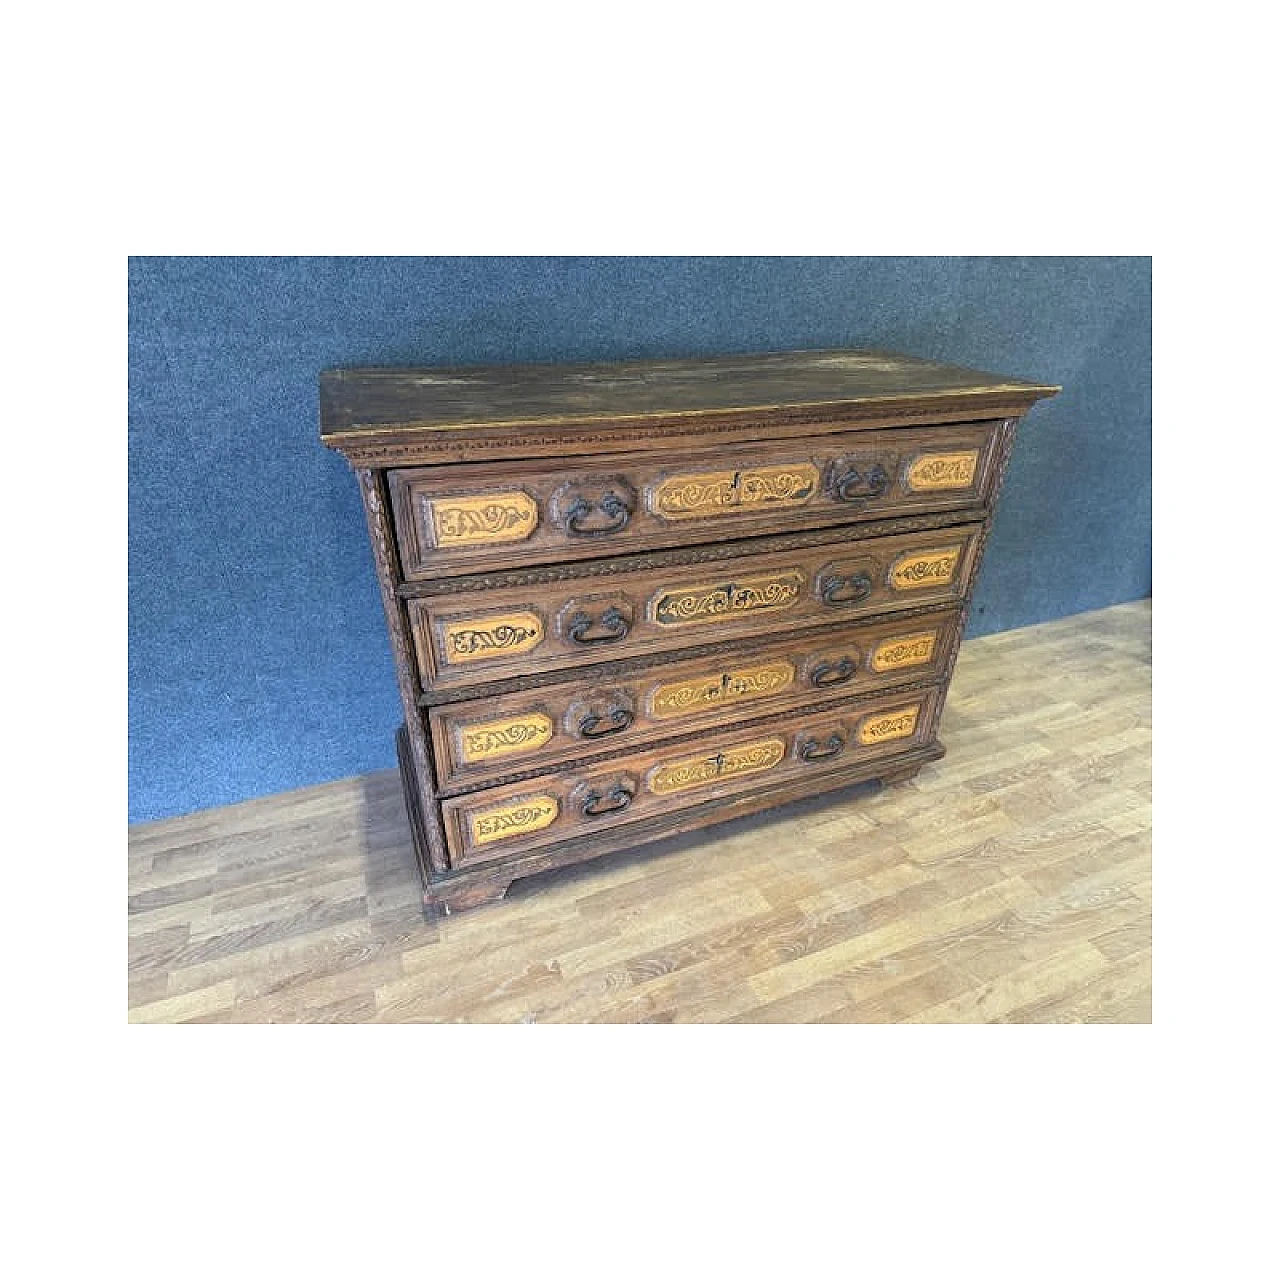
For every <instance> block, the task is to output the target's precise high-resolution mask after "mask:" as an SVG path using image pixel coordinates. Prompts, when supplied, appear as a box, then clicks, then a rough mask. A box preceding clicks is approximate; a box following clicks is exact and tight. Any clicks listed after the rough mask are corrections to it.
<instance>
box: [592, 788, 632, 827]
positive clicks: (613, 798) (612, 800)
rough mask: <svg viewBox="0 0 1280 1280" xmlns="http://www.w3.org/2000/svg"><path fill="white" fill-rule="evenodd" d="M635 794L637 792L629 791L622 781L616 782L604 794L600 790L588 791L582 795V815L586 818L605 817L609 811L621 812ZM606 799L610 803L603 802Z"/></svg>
mask: <svg viewBox="0 0 1280 1280" xmlns="http://www.w3.org/2000/svg"><path fill="white" fill-rule="evenodd" d="M634 795H635V792H633V791H629V790H628V789H627V787H626V786H625V785H624V784H623V783H621V782H618V783H615V784H614V785H613V786H612V787H610V788H609V790H608V791H607V792H605V793H603V794H602V793H601V792H599V791H594V790H593V791H588V792H587V794H586V795H585V796H583V797H582V815H583V817H585V818H603V817H604V816H605V815H606V814H609V813H621V812H622V811H623V809H625V808H626V807H627V805H629V804H630V803H631V800H632V797H633V796H634ZM606 800H607V801H608V804H603V803H601V802H602V801H606Z"/></svg>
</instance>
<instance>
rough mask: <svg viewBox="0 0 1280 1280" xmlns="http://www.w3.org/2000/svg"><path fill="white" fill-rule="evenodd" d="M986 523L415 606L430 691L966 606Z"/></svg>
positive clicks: (620, 567)
mask: <svg viewBox="0 0 1280 1280" xmlns="http://www.w3.org/2000/svg"><path fill="white" fill-rule="evenodd" d="M981 529H982V526H981V525H980V524H965V525H956V526H954V527H951V528H947V529H928V530H924V531H921V532H917V533H909V534H895V535H893V536H891V537H883V538H863V539H852V538H850V537H849V536H848V535H847V534H846V535H842V536H837V537H835V539H834V540H833V541H831V542H822V543H818V544H816V545H810V546H807V547H804V548H802V549H799V550H790V551H775V552H769V551H761V552H757V553H753V554H748V555H742V556H738V557H735V558H733V559H730V560H718V561H712V562H706V563H695V564H671V565H666V566H664V567H662V568H659V569H654V568H648V569H637V570H632V571H628V570H627V569H626V561H625V560H621V561H618V562H617V569H616V571H615V572H611V573H610V574H609V576H608V577H607V578H606V577H584V578H581V579H578V580H575V581H569V582H556V583H551V584H541V585H538V586H517V587H502V588H496V589H494V590H490V591H484V592H478V591H467V592H460V593H457V594H453V595H441V596H431V597H417V598H413V599H411V600H409V601H408V606H409V617H410V621H411V624H412V628H413V634H414V641H415V645H416V649H417V656H418V662H419V665H420V667H421V669H422V676H423V682H424V684H425V685H426V687H428V688H432V687H435V688H453V687H464V686H470V685H477V684H483V683H486V682H490V681H494V680H503V679H508V678H511V677H515V676H519V675H520V674H522V673H526V672H529V671H532V670H536V671H539V672H546V671H555V670H561V669H564V670H568V669H571V668H574V667H581V666H588V665H590V664H592V663H599V662H606V661H614V660H617V659H627V658H633V657H640V656H643V655H646V654H652V653H660V652H664V651H668V650H672V649H679V648H681V647H687V646H692V645H699V644H705V643H707V642H708V641H712V642H716V641H720V640H739V639H742V638H744V637H747V636H758V635H776V634H778V632H779V631H789V630H794V629H797V628H799V627H803V626H806V625H809V626H812V625H816V624H819V623H825V622H837V621H842V620H845V619H848V618H854V617H866V616H868V615H870V614H877V613H883V612H885V611H891V610H895V609H909V608H915V607H917V606H921V605H929V604H942V603H947V602H953V601H959V600H961V599H962V598H963V597H964V594H965V592H966V590H967V589H968V586H969V579H970V576H971V575H972V572H973V564H974V558H975V555H976V552H977V547H978V537H979V534H980V532H981Z"/></svg>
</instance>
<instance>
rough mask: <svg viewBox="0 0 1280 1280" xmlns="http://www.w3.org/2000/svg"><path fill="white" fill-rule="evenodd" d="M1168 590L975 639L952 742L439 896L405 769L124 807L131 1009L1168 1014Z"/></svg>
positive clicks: (437, 1017) (517, 1015)
mask: <svg viewBox="0 0 1280 1280" xmlns="http://www.w3.org/2000/svg"><path fill="white" fill-rule="evenodd" d="M1150 680H1151V668H1150V602H1149V601H1143V602H1138V603H1134V604H1129V605H1121V606H1117V607H1115V608H1112V609H1107V610H1103V611H1100V612H1097V613H1092V614H1083V615H1079V616H1077V617H1073V618H1067V619H1063V620H1061V621H1058V622H1054V623H1049V624H1045V625H1043V626H1039V627H1034V628H1029V629H1027V630H1023V631H1015V632H1006V633H1003V634H1001V635H995V636H987V637H983V638H982V639H979V640H975V641H970V642H966V643H965V644H963V645H962V646H961V648H960V654H959V659H958V661H957V664H956V670H955V678H954V683H953V686H952V690H951V694H950V698H949V701H948V703H947V706H946V710H945V712H944V714H943V718H942V724H941V730H940V732H941V733H942V735H943V736H944V737H945V738H946V741H947V746H948V755H947V759H946V761H945V764H944V765H941V766H935V765H926V766H925V768H924V769H923V770H922V771H921V772H920V773H919V775H918V776H917V777H915V778H914V779H913V780H912V781H910V782H908V783H906V784H905V785H901V786H898V787H895V788H891V789H888V790H885V791H883V792H881V793H879V794H875V795H871V796H867V795H866V794H864V793H858V794H854V793H852V792H851V793H850V794H849V797H848V800H847V801H846V800H845V799H844V798H843V796H842V795H835V796H830V795H829V796H827V797H824V798H823V799H822V800H821V801H803V800H802V801H799V802H797V803H795V804H792V805H790V806H788V807H787V808H785V809H782V810H779V811H774V812H773V813H770V814H769V815H767V816H765V815H762V816H759V817H753V818H745V819H739V820H735V821H733V822H731V823H729V824H727V825H726V826H723V827H720V828H717V829H715V830H713V831H703V832H701V833H699V834H698V835H697V836H689V837H684V836H681V837H676V838H673V839H670V840H667V841H664V842H663V843H662V844H657V845H651V846H649V847H648V848H647V849H644V850H636V851H623V852H619V853H614V854H610V855H607V856H606V857H604V858H600V859H596V860H594V861H592V862H590V863H588V864H586V866H585V867H572V866H571V867H565V868H562V869H559V870H556V871H553V872H550V873H548V874H546V875H544V876H543V877H541V878H540V880H539V881H517V882H516V884H515V885H514V886H513V888H512V889H511V891H510V893H509V894H508V896H507V899H506V901H505V903H504V904H503V905H502V906H501V907H500V908H493V909H489V908H486V909H482V910H478V911H474V912H469V913H465V914H462V915H458V916H453V917H448V918H442V917H436V916H434V915H429V916H427V917H425V918H424V916H423V912H422V907H421V903H420V893H421V885H420V882H419V879H418V873H417V870H416V868H415V866H414V855H413V849H412V845H411V842H410V839H409V836H408V833H407V831H406V828H405V821H404V810H403V801H402V798H401V795H400V780H399V778H398V776H397V774H396V773H395V772H394V771H387V772H385V773H378V774H374V775H370V776H368V777H364V778H355V779H348V780H344V781H342V782H336V783H331V784H328V785H326V786H323V787H315V788H311V789H308V790H306V791H301V792H293V793H289V794H286V795H281V796H272V797H267V798H264V799H261V800H255V801H251V802H249V803H247V804H242V805H236V806H232V807H230V808H227V809H221V810H211V811H208V812H205V813H198V814H192V815H190V816H188V817H184V818H176V819H171V820H167V821H164V822H158V823H152V824H147V825H144V826H138V827H135V828H132V829H131V830H130V841H129V843H130V852H129V1017H130V1020H131V1021H137V1022H345V1021H361V1022H371V1021H379V1022H522V1021H523V1022H731V1021H739V1022H791V1023H795V1022H931V1023H937V1022H1019V1023H1030V1022H1148V1021H1150V1019H1151V990H1152V971H1151V918H1152V917H1151V801H1150V761H1151V727H1150V726H1151V702H1150Z"/></svg>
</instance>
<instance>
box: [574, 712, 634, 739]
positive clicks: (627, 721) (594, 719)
mask: <svg viewBox="0 0 1280 1280" xmlns="http://www.w3.org/2000/svg"><path fill="white" fill-rule="evenodd" d="M634 719H635V716H633V715H632V714H631V712H630V711H628V710H627V709H626V707H610V708H609V711H608V713H607V715H605V716H598V715H595V714H592V715H587V716H583V717H582V719H581V720H579V721H578V733H579V734H580V735H581V736H582V737H584V738H603V737H605V736H606V735H607V734H610V733H621V732H622V731H623V729H628V728H630V727H631V722H632V721H633V720H634ZM601 725H603V726H604V727H603V728H601Z"/></svg>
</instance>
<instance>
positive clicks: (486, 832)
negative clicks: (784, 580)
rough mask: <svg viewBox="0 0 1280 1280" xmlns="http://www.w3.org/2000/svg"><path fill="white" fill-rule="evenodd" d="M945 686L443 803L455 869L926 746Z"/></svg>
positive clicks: (853, 703) (777, 720) (862, 701)
mask: <svg viewBox="0 0 1280 1280" xmlns="http://www.w3.org/2000/svg"><path fill="white" fill-rule="evenodd" d="M939 701H940V690H939V689H938V688H937V686H936V685H931V686H926V687H918V688H915V689H913V690H911V691H909V692H904V691H899V692H898V693H889V694H881V695H873V696H872V697H869V698H854V699H846V700H845V701H843V702H841V703H836V704H833V705H831V706H829V707H826V708H824V709H823V710H821V711H812V710H811V711H808V712H799V713H794V714H792V715H790V716H784V717H774V718H772V719H769V720H767V721H764V722H762V723H761V725H760V726H758V727H756V728H754V729H750V728H749V729H741V728H739V729H732V730H729V729H726V730H724V731H722V732H713V733H708V734H705V735H703V736H702V737H701V738H699V739H698V740H697V741H696V743H693V744H691V743H688V742H685V743H683V744H672V745H669V746H667V747H665V748H657V749H652V750H648V751H642V752H633V753H623V754H620V755H618V756H615V757H612V758H610V759H608V760H605V761H602V762H599V763H597V764H594V765H591V766H584V767H582V768H580V769H573V768H567V769H563V770H560V771H558V772H555V773H552V774H548V775H545V776H543V777H541V778H539V779H538V780H537V781H536V784H531V783H528V782H525V783H514V784H510V785H507V786H503V787H492V788H489V789H487V790H484V791H478V792H475V793H473V794H471V795H467V796H460V797H454V798H451V799H446V800H444V801H443V802H442V806H441V807H442V810H443V814H444V820H445V831H446V835H447V839H448V842H449V848H450V856H451V859H452V862H453V865H454V866H466V865H469V864H472V863H476V862H483V861H486V860H488V859H491V858H494V857H502V856H506V855H507V854H512V853H518V852H524V851H527V850H530V849H537V848H540V847H543V846H544V845H546V844H548V843H550V842H553V841H557V840H564V839H571V838H573V837H576V836H589V835H590V834H591V833H592V832H593V831H608V830H613V829H616V828H618V827H620V826H626V825H627V824H629V823H632V822H639V821H643V820H644V819H645V818H646V817H649V816H652V815H653V814H655V813H659V812H669V811H670V809H671V806H672V805H673V804H697V803H702V802H705V801H707V800H712V799H717V798H719V797H725V796H731V795H735V794H739V793H741V792H742V791H744V790H748V789H750V788H751V787H753V786H756V785H759V784H760V783H762V782H764V781H766V780H767V781H769V782H771V783H772V782H782V781H787V780H789V779H793V778H803V777H814V778H820V777H823V776H824V775H826V774H829V773H831V772H833V771H836V770H839V769H843V768H848V767H849V766H850V765H857V764H860V763H862V762H865V761H867V760H873V759H877V758H880V757H890V758H891V757H892V756H893V755H894V754H895V753H900V752H902V751H904V750H910V749H914V748H917V747H920V746H923V745H925V744H927V743H929V742H930V741H932V737H933V734H934V731H935V729H936V721H937V711H938V708H939Z"/></svg>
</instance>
